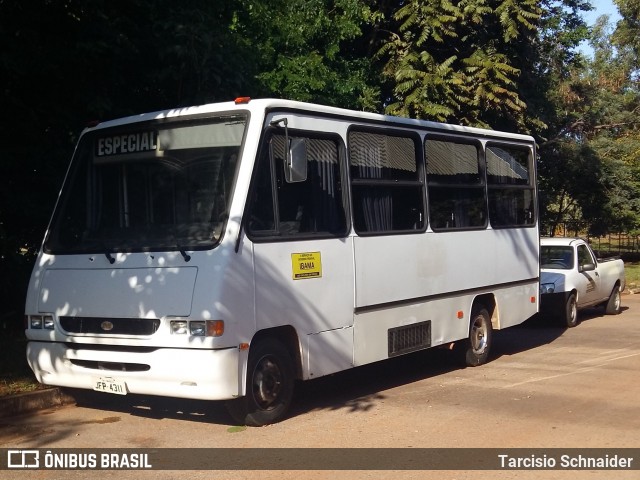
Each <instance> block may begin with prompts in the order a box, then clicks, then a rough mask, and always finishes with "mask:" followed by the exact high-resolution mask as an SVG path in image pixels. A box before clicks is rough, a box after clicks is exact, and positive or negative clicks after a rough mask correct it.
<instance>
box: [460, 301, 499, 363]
mask: <svg viewBox="0 0 640 480" xmlns="http://www.w3.org/2000/svg"><path fill="white" fill-rule="evenodd" d="M492 338H493V329H492V327H491V317H490V316H489V312H488V311H487V309H486V308H484V307H479V308H476V307H474V308H473V310H472V311H471V325H470V326H469V338H467V340H466V341H465V342H464V347H463V353H464V361H465V364H466V365H467V366H469V367H477V366H479V365H483V364H485V363H487V360H488V359H489V351H490V350H491V342H492Z"/></svg>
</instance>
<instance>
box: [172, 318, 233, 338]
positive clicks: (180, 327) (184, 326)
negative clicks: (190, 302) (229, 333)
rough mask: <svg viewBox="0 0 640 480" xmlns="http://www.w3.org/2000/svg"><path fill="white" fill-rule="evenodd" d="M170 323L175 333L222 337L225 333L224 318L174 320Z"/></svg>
mask: <svg viewBox="0 0 640 480" xmlns="http://www.w3.org/2000/svg"><path fill="white" fill-rule="evenodd" d="M170 325H171V333H172V334H174V335H193V336H194V337H221V336H222V334H223V333H224V320H192V321H187V320H172V321H171V322H170Z"/></svg>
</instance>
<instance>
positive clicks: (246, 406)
mask: <svg viewBox="0 0 640 480" xmlns="http://www.w3.org/2000/svg"><path fill="white" fill-rule="evenodd" d="M293 387H294V370H293V364H292V361H291V355H290V354H289V352H288V351H287V349H286V348H285V346H284V345H283V344H282V343H281V342H279V341H278V340H275V339H265V340H263V341H260V343H258V345H256V346H255V347H253V348H252V349H251V350H250V351H249V363H248V368H247V391H246V395H245V396H244V397H240V398H237V399H234V400H232V401H230V402H228V403H227V410H228V411H229V413H230V414H231V416H232V417H233V419H234V420H236V421H237V422H238V423H240V424H241V425H248V426H252V427H261V426H264V425H269V424H271V423H275V422H278V421H280V420H282V419H283V418H284V416H285V415H286V413H287V410H289V406H290V405H291V400H292V398H293Z"/></svg>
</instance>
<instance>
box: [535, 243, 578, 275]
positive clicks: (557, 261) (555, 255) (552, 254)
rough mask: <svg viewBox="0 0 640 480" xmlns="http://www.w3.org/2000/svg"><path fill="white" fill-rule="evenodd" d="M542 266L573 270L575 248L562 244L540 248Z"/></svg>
mask: <svg viewBox="0 0 640 480" xmlns="http://www.w3.org/2000/svg"><path fill="white" fill-rule="evenodd" d="M540 265H541V267H542V268H550V269H561V270H571V269H572V268H573V248H571V247H562V246H542V247H541V248H540Z"/></svg>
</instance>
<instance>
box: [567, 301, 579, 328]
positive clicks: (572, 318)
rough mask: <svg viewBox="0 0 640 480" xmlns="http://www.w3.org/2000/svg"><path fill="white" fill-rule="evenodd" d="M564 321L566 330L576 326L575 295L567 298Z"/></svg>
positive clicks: (576, 308) (576, 307)
mask: <svg viewBox="0 0 640 480" xmlns="http://www.w3.org/2000/svg"><path fill="white" fill-rule="evenodd" d="M564 320H565V323H566V325H567V327H568V328H572V327H575V326H576V325H577V324H578V304H577V302H576V294H575V293H572V294H571V295H569V298H567V303H566V305H565V308H564Z"/></svg>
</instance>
